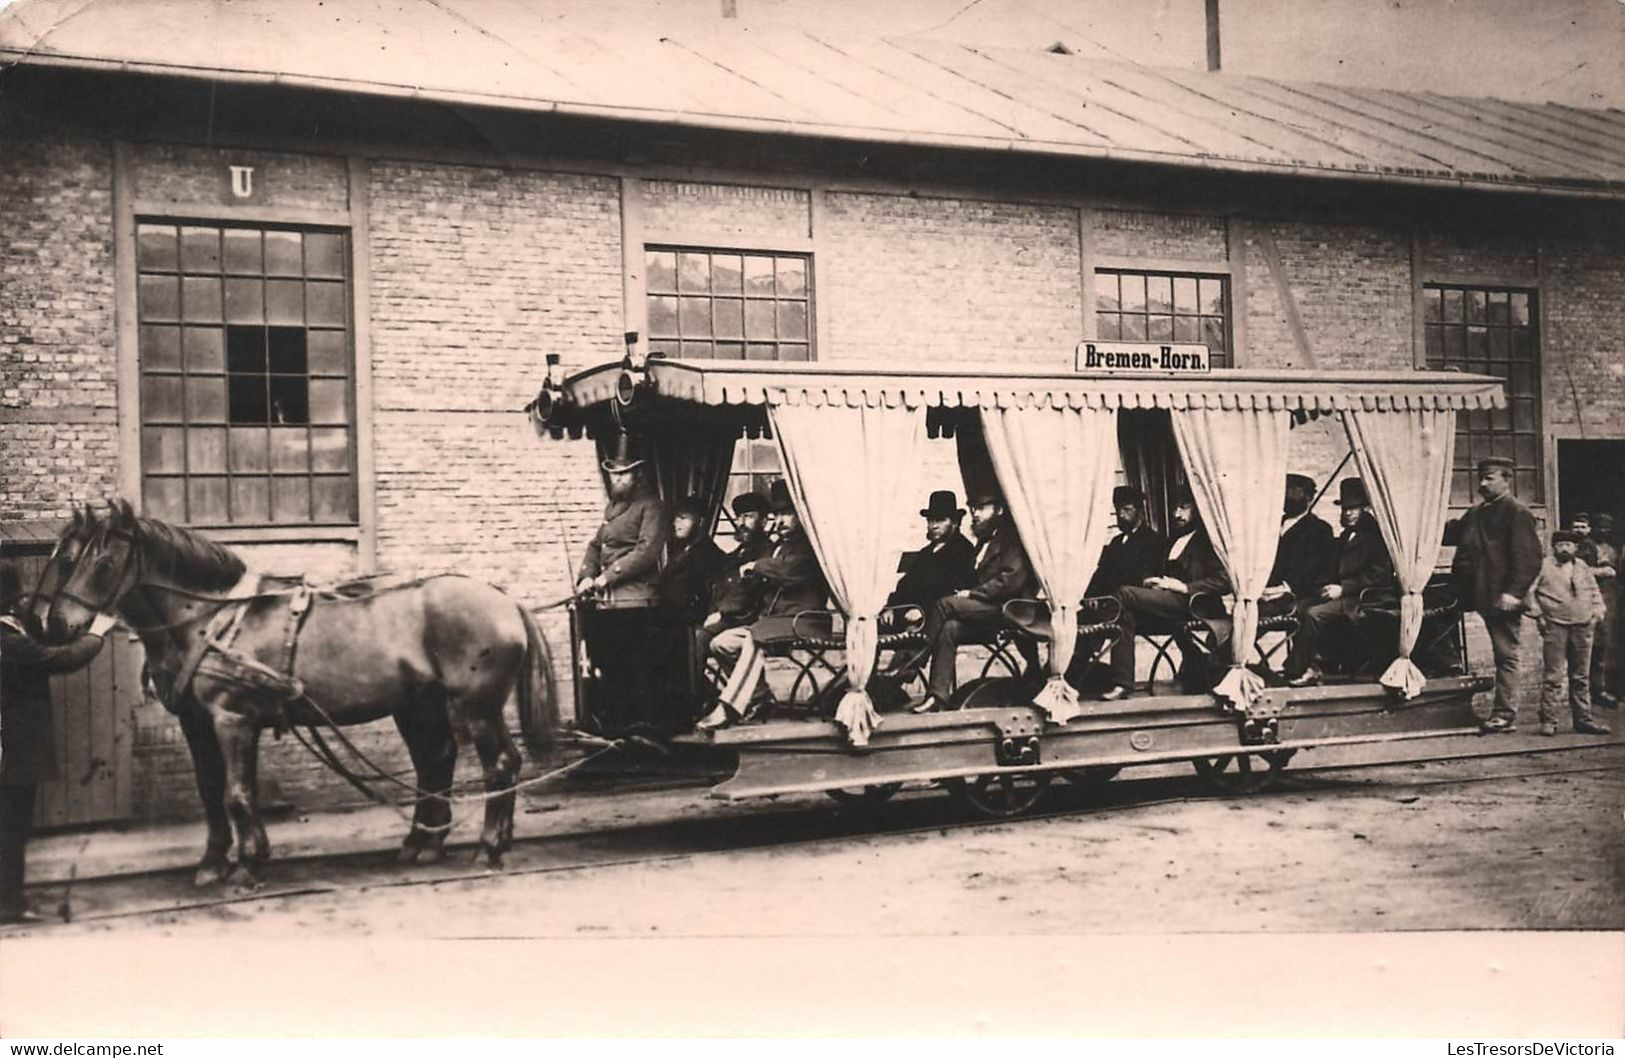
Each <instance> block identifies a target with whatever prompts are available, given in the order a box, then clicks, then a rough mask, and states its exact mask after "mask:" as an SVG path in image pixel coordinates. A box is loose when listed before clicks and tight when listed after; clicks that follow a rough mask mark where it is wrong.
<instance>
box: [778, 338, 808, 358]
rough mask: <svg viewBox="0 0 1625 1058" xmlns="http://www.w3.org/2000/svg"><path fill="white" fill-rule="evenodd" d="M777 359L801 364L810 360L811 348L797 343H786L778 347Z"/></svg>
mask: <svg viewBox="0 0 1625 1058" xmlns="http://www.w3.org/2000/svg"><path fill="white" fill-rule="evenodd" d="M779 359H780V360H790V361H796V362H798V363H799V362H801V361H805V360H810V359H812V347H811V346H807V345H802V344H800V343H798V342H786V343H784V344H783V345H781V346H779Z"/></svg>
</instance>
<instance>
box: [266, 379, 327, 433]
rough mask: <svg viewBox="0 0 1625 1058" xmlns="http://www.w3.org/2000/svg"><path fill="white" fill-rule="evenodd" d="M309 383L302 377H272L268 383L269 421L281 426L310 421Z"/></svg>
mask: <svg viewBox="0 0 1625 1058" xmlns="http://www.w3.org/2000/svg"><path fill="white" fill-rule="evenodd" d="M321 385H324V386H338V387H340V389H341V390H342V388H343V386H344V383H342V382H323V383H321ZM309 386H310V383H309V382H307V381H305V376H303V375H292V376H289V375H272V376H271V381H270V393H271V421H272V422H273V423H280V424H283V425H293V424H294V423H298V424H300V425H303V424H304V423H307V422H309V421H310V393H309Z"/></svg>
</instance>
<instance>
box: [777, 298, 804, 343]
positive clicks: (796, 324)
mask: <svg viewBox="0 0 1625 1058" xmlns="http://www.w3.org/2000/svg"><path fill="white" fill-rule="evenodd" d="M779 337H780V338H784V339H787V340H789V341H801V340H804V339H805V338H806V337H807V303H806V302H805V301H781V302H779Z"/></svg>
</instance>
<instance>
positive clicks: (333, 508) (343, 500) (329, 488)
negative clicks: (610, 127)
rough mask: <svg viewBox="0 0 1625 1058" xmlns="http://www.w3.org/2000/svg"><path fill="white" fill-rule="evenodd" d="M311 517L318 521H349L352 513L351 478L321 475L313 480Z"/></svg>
mask: <svg viewBox="0 0 1625 1058" xmlns="http://www.w3.org/2000/svg"><path fill="white" fill-rule="evenodd" d="M311 493H312V496H311V498H312V501H313V504H312V510H311V519H312V520H313V521H317V522H348V521H350V520H351V519H352V518H353V517H354V515H352V514H351V513H350V510H351V504H350V497H351V495H352V494H353V493H354V490H353V489H351V488H350V479H349V477H348V476H346V477H319V478H316V479H314V480H313V481H312V482H311Z"/></svg>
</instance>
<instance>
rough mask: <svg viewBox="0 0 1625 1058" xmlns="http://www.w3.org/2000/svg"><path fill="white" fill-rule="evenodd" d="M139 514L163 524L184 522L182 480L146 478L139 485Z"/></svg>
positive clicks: (184, 506) (184, 488)
mask: <svg viewBox="0 0 1625 1058" xmlns="http://www.w3.org/2000/svg"><path fill="white" fill-rule="evenodd" d="M141 513H142V514H144V515H146V516H147V517H149V518H157V519H159V520H161V521H165V522H184V521H186V484H185V481H184V480H183V479H182V478H147V479H146V480H145V481H143V482H142V483H141Z"/></svg>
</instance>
